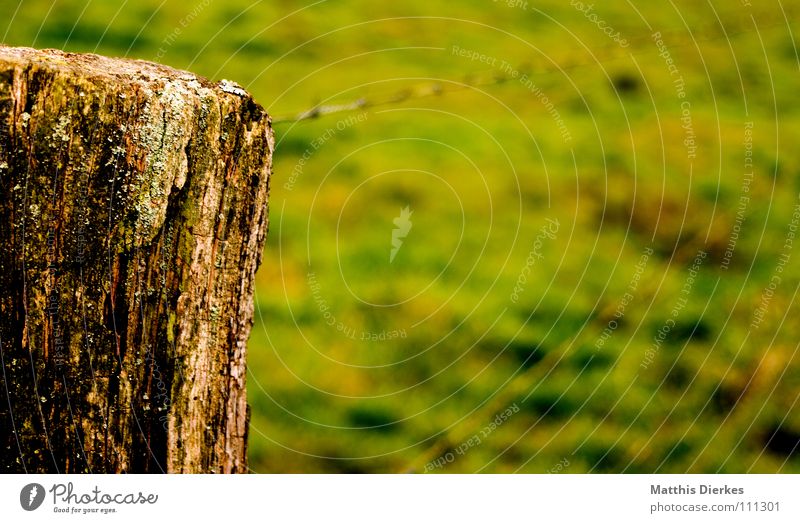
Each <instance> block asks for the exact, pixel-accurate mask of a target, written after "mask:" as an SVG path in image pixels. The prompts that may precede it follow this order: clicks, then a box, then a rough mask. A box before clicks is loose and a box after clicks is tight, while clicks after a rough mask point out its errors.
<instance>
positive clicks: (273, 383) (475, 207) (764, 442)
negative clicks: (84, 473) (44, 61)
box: [0, 0, 800, 473]
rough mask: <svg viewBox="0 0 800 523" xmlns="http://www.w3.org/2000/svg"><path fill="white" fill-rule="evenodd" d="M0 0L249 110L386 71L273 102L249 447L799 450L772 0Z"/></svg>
mask: <svg viewBox="0 0 800 523" xmlns="http://www.w3.org/2000/svg"><path fill="white" fill-rule="evenodd" d="M2 5H3V9H2V10H3V11H4V12H5V13H6V14H7V15H8V16H7V18H6V19H5V21H4V22H3V23H0V31H2V32H4V37H3V43H5V44H7V45H20V46H34V47H39V48H45V47H55V48H59V49H65V50H69V51H76V52H97V53H101V54H105V55H110V56H128V57H134V58H141V59H146V60H154V61H159V62H161V63H164V64H167V65H171V66H174V67H176V68H180V69H188V70H191V71H193V72H195V73H198V74H201V75H203V76H207V77H209V78H211V79H214V80H221V79H223V78H226V79H230V80H234V81H236V82H238V83H239V84H241V85H242V86H243V87H245V88H246V89H248V90H249V91H250V92H252V93H253V95H254V96H255V97H256V99H257V100H258V101H259V102H260V103H261V104H262V105H263V106H264V107H265V108H267V110H268V111H269V112H270V114H271V115H273V117H281V116H287V115H289V116H290V115H293V114H296V113H299V112H301V111H303V110H305V109H308V108H309V107H312V106H314V105H315V104H320V103H321V104H341V103H349V102H352V101H354V100H358V99H364V100H368V101H391V100H393V103H387V104H383V105H375V106H372V107H363V108H360V109H356V110H353V111H350V112H339V113H335V114H330V115H328V116H325V117H321V118H318V119H314V120H309V121H303V122H297V123H292V122H281V123H275V125H274V127H275V132H276V140H277V148H276V152H275V163H274V171H275V172H274V177H273V179H272V192H271V201H270V216H271V218H270V234H269V238H268V241H267V246H266V249H265V252H264V259H263V265H262V267H261V269H260V271H259V273H258V283H257V293H256V321H255V325H254V328H253V333H252V336H251V340H250V344H249V370H250V372H249V374H248V393H249V402H250V404H251V408H252V425H251V431H250V443H249V445H250V450H249V455H250V466H251V468H252V470H253V471H254V472H404V471H416V472H476V471H481V472H515V471H517V472H533V473H543V472H548V471H552V472H569V473H580V472H590V471H591V472H623V471H625V472H670V473H675V472H778V471H782V472H795V473H797V472H800V449H799V448H798V444H799V443H800V405H798V398H800V370H799V368H798V363H800V354H798V347H799V345H798V344H799V343H800V322H798V320H797V318H798V310H800V307H798V304H797V303H796V298H797V290H798V285H799V284H800V240H797V239H795V237H794V235H795V234H796V233H797V232H798V231H797V230H796V229H797V225H798V222H799V221H800V207H798V205H800V199H798V195H799V194H800V155H799V154H798V143H800V114H799V112H800V99H799V98H798V92H800V74H798V73H800V70H799V64H800V62H799V61H798V50H797V46H798V38H797V35H796V33H797V31H798V26H797V23H796V21H797V12H798V8H797V6H796V5H795V4H794V3H792V2H782V3H779V2H776V1H773V0H767V1H764V2H753V5H749V4H748V2H740V1H738V0H737V1H734V2H723V1H713V2H712V1H706V0H702V1H685V0H673V1H669V2H655V3H641V2H637V3H635V4H634V3H632V2H629V1H622V0H619V1H612V2H603V3H602V4H601V3H596V4H594V5H593V6H592V7H591V8H590V7H589V6H587V5H584V4H582V3H581V2H575V1H568V0H559V1H554V0H546V1H541V2H537V1H534V0H528V1H527V2H520V1H508V2H506V1H494V2H493V1H491V0H480V1H479V0H471V1H463V2H446V1H439V0H425V1H422V0H406V1H403V2H393V3H388V4H384V3H381V2H370V1H362V0H353V1H319V2H316V3H311V2H302V1H288V0H282V1H274V2H261V1H251V0H226V1H222V0H200V1H194V0H185V1H181V2H177V1H171V0H170V1H164V2H162V1H160V0H140V1H136V2H105V1H103V2H101V1H98V0H90V1H86V0H57V1H50V0H22V1H20V2H19V3H18V2H17V1H16V0H2ZM658 33H660V35H658ZM437 92H438V93H439V94H437ZM425 94H427V96H421V95H425ZM404 208H408V211H409V212H410V213H411V214H410V216H409V217H408V219H407V220H405V219H403V218H400V216H401V211H402V210H403V209H404ZM395 220H398V221H395ZM398 223H399V224H400V225H398ZM409 224H410V225H409ZM395 229H398V231H400V232H406V233H407V234H405V236H404V237H402V238H401V237H400V236H402V235H401V234H399V233H395V236H397V238H395V239H396V240H400V242H401V243H400V246H399V248H398V249H397V250H396V252H395V254H394V258H391V252H392V248H393V246H396V242H395V243H394V244H393V230H395Z"/></svg>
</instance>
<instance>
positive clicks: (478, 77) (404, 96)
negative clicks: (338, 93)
mask: <svg viewBox="0 0 800 523" xmlns="http://www.w3.org/2000/svg"><path fill="white" fill-rule="evenodd" d="M755 20H756V18H755V16H752V15H751V18H750V19H749V20H747V21H749V22H751V23H753V24H756V22H755ZM790 20H791V21H790ZM792 23H794V20H792V19H791V18H790V17H789V14H788V13H787V14H786V19H781V22H775V21H773V22H772V23H771V24H768V25H762V26H758V25H755V28H751V29H744V28H743V27H744V25H745V21H744V20H743V21H741V25H739V26H738V30H736V31H730V30H728V27H726V26H724V25H720V24H709V26H707V27H706V28H705V30H702V29H701V30H698V32H699V33H700V34H704V35H706V36H701V37H699V38H697V37H694V35H692V36H693V37H692V38H686V37H685V35H686V29H673V30H670V31H668V32H665V31H660V33H661V36H662V38H666V39H669V38H674V37H676V36H683V37H684V39H683V40H682V41H680V42H678V43H675V44H671V45H670V47H687V46H691V45H696V44H697V43H702V42H711V41H716V40H721V39H726V40H729V39H731V38H737V37H740V36H743V35H748V34H753V33H755V32H760V31H768V30H772V29H777V28H784V27H789V28H790V30H791V25H790V24H792ZM734 28H736V27H734ZM713 33H718V34H714V36H708V35H709V34H713ZM651 38H652V34H647V35H637V36H635V37H633V38H629V39H628V41H629V42H630V43H631V44H633V43H636V44H640V43H641V42H645V41H649V40H650V39H651ZM625 49H626V48H623V47H621V46H619V45H614V46H611V45H609V46H605V47H602V48H599V49H596V50H590V57H584V58H583V59H572V60H571V61H569V62H565V61H562V62H561V63H560V64H557V63H556V64H553V63H552V62H551V65H550V66H549V67H542V68H539V69H536V68H534V67H533V66H532V65H531V64H530V63H528V62H524V63H521V64H519V66H518V67H516V68H510V69H506V68H504V69H503V70H498V69H493V70H489V71H484V72H482V73H474V72H473V73H467V74H465V75H463V76H462V77H461V78H460V79H442V80H437V81H427V82H425V83H418V84H414V85H411V86H409V87H405V88H403V89H400V90H397V91H394V92H391V93H389V94H385V95H383V96H379V97H371V98H370V97H360V98H357V99H355V100H352V101H349V102H342V103H334V104H320V103H318V104H315V105H313V106H311V107H310V108H308V109H305V110H303V111H300V112H299V113H294V114H285V115H281V116H276V117H273V119H272V123H273V124H284V123H297V122H303V121H307V120H315V119H317V118H321V117H323V116H327V115H330V114H336V113H342V112H352V111H358V110H364V109H372V108H375V107H380V106H385V105H396V104H400V103H403V102H406V101H409V100H417V99H422V98H428V97H431V96H442V95H446V94H452V93H455V92H459V91H464V90H467V89H475V88H480V87H490V86H494V85H500V84H503V83H506V82H509V81H511V80H514V79H517V80H518V79H519V76H521V75H527V76H528V77H530V76H532V75H546V74H552V73H556V72H566V71H571V70H574V69H578V68H582V67H587V66H590V65H595V64H597V63H607V62H610V61H613V60H615V59H620V58H625V57H627V56H629V55H630V54H633V53H632V52H630V51H629V52H627V53H626V52H625ZM656 50H657V49H656V48H655V47H653V48H652V49H647V52H648V53H651V52H654V51H656ZM515 74H516V75H517V76H514V75H515Z"/></svg>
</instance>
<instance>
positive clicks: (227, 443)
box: [0, 46, 274, 473]
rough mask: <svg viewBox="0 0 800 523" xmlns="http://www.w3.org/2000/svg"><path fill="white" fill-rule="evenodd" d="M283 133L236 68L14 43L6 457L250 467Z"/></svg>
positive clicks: (4, 339)
mask: <svg viewBox="0 0 800 523" xmlns="http://www.w3.org/2000/svg"><path fill="white" fill-rule="evenodd" d="M273 147H274V140H273V136H272V130H271V126H270V120H269V117H268V116H267V114H266V113H265V112H264V110H263V109H262V108H261V107H260V106H259V105H257V104H256V103H255V102H254V101H253V99H252V98H251V97H250V95H249V94H247V93H246V92H245V91H243V90H242V89H241V88H240V87H238V86H237V85H236V84H233V83H231V82H226V81H223V82H220V83H211V82H209V81H208V80H205V79H203V78H199V77H197V76H195V75H192V74H190V73H187V72H183V71H177V70H174V69H170V68H167V67H164V66H161V65H157V64H153V63H148V62H142V61H134V60H121V59H111V58H105V57H101V56H96V55H78V54H68V53H63V52H60V51H54V50H46V51H37V50H33V49H27V48H11V47H3V46H0V195H1V196H2V199H1V200H0V247H1V248H2V251H0V357H1V358H2V361H1V362H0V363H2V368H3V374H2V376H0V379H1V380H2V386H1V387H0V391H2V392H0V393H2V394H3V395H4V396H6V397H4V398H0V443H1V444H2V453H0V470H2V471H4V472H24V471H27V472H161V471H164V472H224V473H230V472H245V471H246V470H247V461H246V446H247V425H248V411H247V403H246V397H245V369H246V368H245V352H246V342H247V337H248V335H249V332H250V327H251V325H252V318H253V280H254V275H255V271H256V268H257V267H258V265H259V263H260V260H261V250H262V247H263V244H264V239H265V236H266V231H267V195H268V191H269V175H270V171H271V157H272V151H273Z"/></svg>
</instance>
